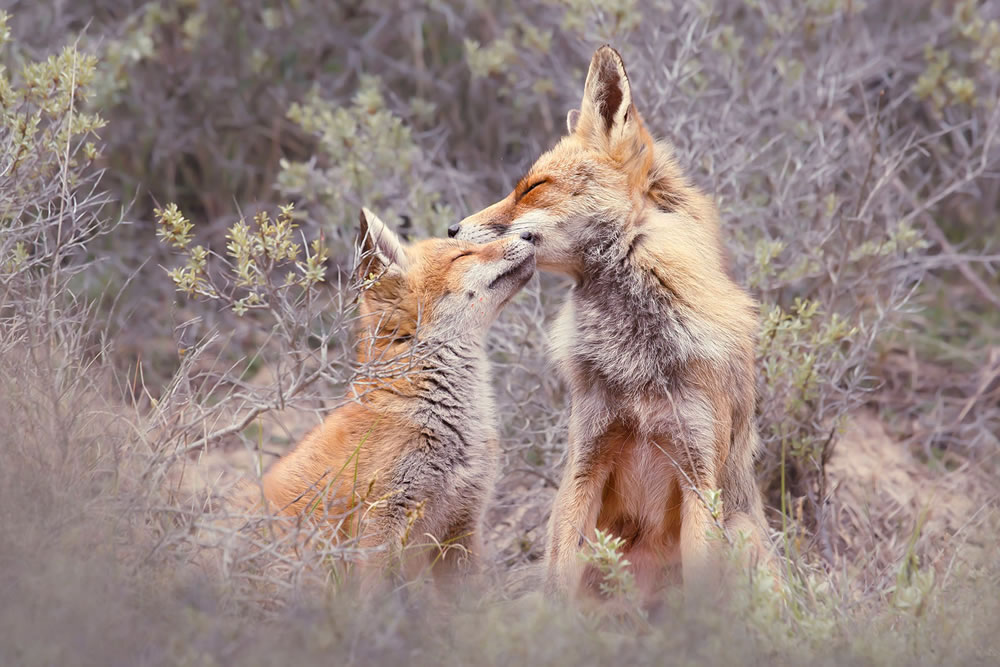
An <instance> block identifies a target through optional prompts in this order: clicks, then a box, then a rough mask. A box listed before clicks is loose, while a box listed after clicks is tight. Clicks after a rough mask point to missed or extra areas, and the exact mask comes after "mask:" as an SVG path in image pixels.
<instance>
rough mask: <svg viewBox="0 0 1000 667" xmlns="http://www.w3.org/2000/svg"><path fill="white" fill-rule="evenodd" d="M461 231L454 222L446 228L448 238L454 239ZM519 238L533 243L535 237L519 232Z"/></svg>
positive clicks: (525, 232)
mask: <svg viewBox="0 0 1000 667" xmlns="http://www.w3.org/2000/svg"><path fill="white" fill-rule="evenodd" d="M461 231H462V223H461V222H456V223H455V224H454V225H452V226H451V227H449V228H448V238H452V239H453V238H455V237H456V236H458V235H459V233H460V232H461ZM520 237H521V238H522V239H524V240H525V241H527V242H528V243H534V242H535V235H534V234H533V233H532V232H528V231H524V232H521V234H520Z"/></svg>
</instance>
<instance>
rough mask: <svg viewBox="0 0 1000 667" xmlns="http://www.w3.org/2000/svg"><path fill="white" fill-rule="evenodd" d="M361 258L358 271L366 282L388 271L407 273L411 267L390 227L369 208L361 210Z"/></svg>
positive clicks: (401, 244)
mask: <svg viewBox="0 0 1000 667" xmlns="http://www.w3.org/2000/svg"><path fill="white" fill-rule="evenodd" d="M360 240H361V256H360V258H359V261H358V271H359V273H360V276H361V279H362V280H364V279H365V278H367V277H368V276H369V275H371V274H373V273H374V274H376V275H379V274H382V273H385V272H387V271H398V272H401V273H405V272H406V270H407V268H408V266H409V259H408V258H407V256H406V248H405V247H404V246H403V242H402V241H400V240H399V237H398V236H396V234H395V232H393V231H392V230H391V229H389V227H388V226H387V225H386V224H385V223H384V222H382V221H381V220H379V219H378V217H377V216H376V215H375V214H374V213H372V212H371V211H369V210H368V209H367V208H362V209H361V236H360Z"/></svg>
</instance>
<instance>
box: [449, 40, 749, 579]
mask: <svg viewBox="0 0 1000 667" xmlns="http://www.w3.org/2000/svg"><path fill="white" fill-rule="evenodd" d="M567 127H568V131H569V135H568V136H566V137H564V138H563V139H562V140H561V141H560V142H559V143H558V144H557V145H556V146H555V148H553V149H552V150H550V151H549V152H547V153H545V154H543V155H542V156H541V157H540V158H538V160H537V161H536V162H535V164H534V165H533V166H532V167H531V168H530V169H529V170H528V173H527V174H526V175H525V176H524V177H523V178H522V179H521V180H520V181H519V182H518V184H517V186H516V187H515V188H514V191H513V192H511V193H510V194H509V195H508V196H507V197H506V198H504V199H503V200H501V201H499V202H497V203H496V204H493V205H492V206H490V207H488V208H486V209H484V210H483V211H480V212H479V213H476V214H475V215H472V216H470V217H468V218H466V219H464V220H463V221H462V222H461V223H459V224H457V225H453V226H452V227H451V228H449V230H448V231H449V235H450V236H457V237H458V238H459V239H464V240H468V241H476V242H483V241H488V240H490V239H495V238H499V237H505V236H508V235H514V236H515V237H516V236H517V235H518V234H521V233H523V232H529V233H531V234H532V235H533V237H534V240H535V244H536V247H537V250H536V258H537V262H538V267H539V268H540V269H545V270H549V271H555V272H558V273H562V274H567V275H569V276H571V277H572V278H573V279H574V280H575V282H576V284H575V286H574V287H573V289H572V292H571V294H570V297H569V299H568V300H567V302H566V304H565V306H564V308H563V309H562V311H561V313H560V315H559V317H558V319H557V321H556V323H555V326H554V327H553V329H552V333H551V341H550V348H551V353H552V355H553V356H554V358H555V359H556V361H557V362H558V365H559V366H560V368H561V370H562V371H563V373H564V374H565V376H566V378H567V379H568V382H569V384H570V388H571V392H572V412H571V416H570V426H569V444H568V457H567V464H566V468H565V472H564V474H563V478H562V481H561V483H560V486H559V491H558V493H557V495H556V499H555V504H554V506H553V509H552V515H551V519H550V522H549V538H548V547H547V552H546V579H547V583H548V585H549V586H550V587H553V588H555V589H558V590H562V591H564V592H567V593H570V594H576V593H578V592H580V590H581V589H587V588H589V587H590V585H592V584H593V581H592V578H593V576H594V574H595V573H592V572H591V573H586V572H585V568H584V565H583V564H582V563H581V561H580V559H579V558H578V557H577V552H578V551H579V549H580V547H581V546H582V545H583V543H584V539H585V538H587V539H592V538H593V537H594V531H595V528H600V529H602V530H604V531H608V532H610V533H613V534H615V535H617V536H620V537H623V538H625V540H626V545H625V547H624V549H625V551H626V554H627V558H628V560H629V561H630V562H631V564H632V570H633V573H634V575H635V578H636V582H637V584H638V586H639V589H640V591H641V592H643V594H644V595H645V596H647V597H648V596H650V595H652V594H653V593H655V592H656V590H657V589H658V588H659V587H661V586H662V585H663V583H664V582H665V580H666V579H665V572H666V571H667V570H668V569H669V567H671V566H676V564H677V563H678V562H680V564H681V569H682V575H683V580H684V584H685V588H686V589H689V587H690V585H691V584H694V583H696V582H703V581H704V580H705V578H706V577H714V576H716V575H717V573H716V572H715V571H714V570H715V567H716V564H715V560H716V559H715V558H714V556H715V554H714V553H713V549H714V547H713V545H712V542H711V540H709V538H708V534H709V531H710V530H711V529H712V528H713V527H716V521H717V518H716V516H713V511H715V510H717V504H716V506H715V507H713V502H714V501H713V500H712V499H713V494H714V492H715V491H716V490H721V492H722V493H721V500H722V515H721V521H722V522H723V523H724V526H725V528H726V529H727V530H728V532H729V533H730V534H731V535H735V534H737V533H739V532H742V533H743V534H744V535H746V536H747V537H748V538H749V540H750V541H751V549H752V552H753V553H755V554H756V555H757V556H759V557H765V558H766V554H767V548H766V545H767V538H766V529H765V520H764V516H763V507H762V503H761V497H760V492H759V490H758V489H757V486H756V483H755V479H754V473H753V460H754V456H755V454H756V452H757V450H758V448H759V446H760V445H759V443H760V440H759V436H758V433H757V430H756V425H755V420H754V409H755V400H756V395H755V392H756V389H755V371H754V344H755V336H756V331H757V324H758V322H757V306H756V303H755V302H754V301H753V299H752V298H751V297H750V296H749V295H748V294H747V293H746V292H744V291H743V290H742V289H741V288H740V287H739V286H737V285H736V284H735V283H734V282H733V280H732V279H731V278H730V277H729V276H728V275H727V273H726V269H725V266H724V255H723V250H722V246H721V241H720V238H719V223H718V214H717V211H716V208H715V206H714V205H713V203H712V201H711V200H710V199H709V198H708V197H707V196H706V195H704V194H703V193H702V192H700V191H699V190H698V189H697V188H695V187H694V186H693V185H692V184H691V183H690V182H689V181H688V180H687V178H686V177H685V176H684V174H683V173H682V172H681V170H680V168H679V167H678V165H677V163H676V162H675V160H674V158H673V157H672V151H671V148H670V146H668V145H667V144H666V143H664V142H662V141H654V140H653V138H652V137H651V135H650V134H649V132H648V131H647V130H646V128H645V126H644V124H643V121H642V119H641V118H640V116H639V113H638V111H637V110H636V108H635V106H634V105H633V103H632V94H631V90H630V87H629V80H628V76H627V75H626V72H625V66H624V63H623V62H622V59H621V56H620V55H619V54H618V52H617V51H615V50H614V49H612V48H611V47H609V46H603V47H601V48H600V49H599V50H598V51H597V52H596V53H595V54H594V57H593V59H592V61H591V63H590V69H589V71H588V73H587V81H586V84H585V86H584V93H583V102H582V104H581V107H580V109H579V110H573V111H570V112H569V115H568V116H567ZM588 580H590V581H589V583H588Z"/></svg>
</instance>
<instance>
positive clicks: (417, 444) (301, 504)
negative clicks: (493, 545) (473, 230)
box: [262, 209, 535, 581]
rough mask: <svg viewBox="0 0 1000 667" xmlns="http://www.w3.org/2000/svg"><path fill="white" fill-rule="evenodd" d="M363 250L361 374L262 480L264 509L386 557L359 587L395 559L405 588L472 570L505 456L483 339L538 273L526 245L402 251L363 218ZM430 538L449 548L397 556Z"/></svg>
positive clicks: (517, 240) (519, 239)
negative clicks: (324, 528)
mask: <svg viewBox="0 0 1000 667" xmlns="http://www.w3.org/2000/svg"><path fill="white" fill-rule="evenodd" d="M361 238H362V249H363V252H362V255H361V261H360V264H359V267H360V279H361V282H362V291H361V294H360V318H359V329H360V331H359V333H360V335H359V342H358V346H357V354H358V357H357V360H358V367H359V371H358V374H357V376H356V377H355V379H354V380H353V383H352V386H351V388H350V389H349V391H348V396H347V401H345V404H343V405H342V406H341V407H339V408H338V409H337V410H335V411H334V412H333V413H332V414H330V415H329V416H328V417H327V418H326V420H325V421H324V422H323V423H322V424H321V425H319V426H318V427H316V428H315V429H314V430H313V431H312V432H310V433H309V434H308V435H306V437H305V438H304V439H303V440H302V441H301V442H300V443H299V444H298V445H297V446H296V447H295V449H294V450H292V452H291V453H289V454H288V455H286V456H285V457H284V458H282V459H280V460H279V461H277V462H276V463H275V464H274V466H272V467H271V469H270V470H268V472H267V473H266V474H265V475H264V477H263V479H262V490H263V494H264V497H265V499H266V500H267V502H268V504H269V505H270V509H271V510H272V511H275V512H278V513H282V514H299V515H302V514H309V515H311V516H313V517H319V518H321V520H325V521H328V522H330V524H331V525H332V526H334V527H335V529H336V537H337V539H344V538H350V537H356V538H358V539H359V542H360V546H361V547H362V548H372V549H376V550H377V548H381V549H382V551H381V554H382V555H381V556H379V557H376V558H374V559H371V560H370V561H369V562H368V563H367V564H366V566H365V568H364V570H363V571H365V580H368V581H370V580H369V579H368V577H369V576H370V575H371V574H374V571H373V570H372V569H371V567H370V565H371V564H373V563H374V564H378V565H388V564H389V561H390V560H393V561H396V562H394V563H393V564H398V565H400V566H401V569H400V571H399V572H398V573H397V574H401V575H402V576H404V577H406V578H411V577H413V576H414V575H416V574H417V573H418V572H421V571H424V569H425V568H427V567H428V566H431V565H433V567H432V568H431V570H432V572H433V574H434V575H435V578H438V577H439V576H440V575H448V574H453V573H456V572H459V571H461V572H469V571H473V570H474V569H475V568H476V565H477V561H478V559H479V557H480V555H481V553H482V539H481V532H482V531H481V524H482V519H483V513H484V511H485V509H486V505H487V503H488V501H489V499H490V497H491V494H492V492H493V487H494V484H495V480H496V476H497V472H498V469H499V457H500V453H499V448H498V443H497V432H496V426H495V421H496V420H495V415H494V404H493V395H492V389H491V386H490V373H489V363H488V361H487V357H486V353H485V348H484V344H485V338H486V332H487V330H488V329H489V327H490V325H491V324H492V323H493V321H494V320H495V319H496V317H497V315H498V314H499V312H500V311H501V309H502V308H503V307H504V306H505V305H506V304H507V302H508V301H510V299H511V298H512V297H513V296H514V295H515V294H516V293H517V292H518V291H519V290H520V289H521V288H522V287H523V286H524V285H525V283H526V282H527V281H528V279H529V278H530V277H531V275H532V274H533V273H534V270H535V248H534V245H533V243H532V236H531V234H530V233H527V232H526V233H524V234H521V235H519V236H512V237H505V238H503V239H500V240H497V241H493V242H491V243H487V244H483V245H476V244H473V243H468V242H462V241H452V240H446V239H429V240H426V241H422V242H419V243H416V244H414V245H412V246H405V245H404V244H403V243H402V242H401V241H400V239H399V238H398V237H397V236H396V234H394V233H393V232H392V230H390V229H389V228H388V227H387V226H386V225H385V224H384V223H383V222H381V221H380V220H379V219H378V218H377V217H375V216H374V215H373V214H372V213H371V212H370V211H368V210H367V209H363V210H362V212H361ZM427 535H429V536H432V538H433V540H434V541H435V542H437V543H438V544H440V545H444V546H446V548H444V549H443V550H441V551H439V550H438V549H433V550H426V549H419V550H418V549H404V548H403V547H405V546H406V545H407V544H408V543H412V541H414V540H417V539H421V538H424V536H427ZM454 546H457V547H460V548H458V549H456V548H452V547H454ZM414 552H417V553H414Z"/></svg>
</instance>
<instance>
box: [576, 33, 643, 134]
mask: <svg viewBox="0 0 1000 667" xmlns="http://www.w3.org/2000/svg"><path fill="white" fill-rule="evenodd" d="M567 121H569V119H568V118H567ZM574 131H575V132H576V133H577V134H578V135H581V136H582V137H584V138H585V139H588V140H590V141H592V142H595V143H596V144H597V145H600V146H606V147H607V148H608V149H613V148H614V147H615V146H617V145H619V144H620V143H621V141H622V140H625V139H633V138H634V137H635V136H636V135H638V133H639V122H638V119H637V118H636V113H635V109H634V107H633V106H632V89H631V87H630V86H629V82H628V74H626V73H625V63H624V62H622V57H621V56H620V55H618V52H617V51H615V50H614V49H613V48H611V47H610V46H608V45H604V46H602V47H601V48H599V49H598V50H597V52H596V53H594V57H593V58H592V59H591V61H590V70H589V71H588V72H587V83H585V84H584V86H583V102H582V103H581V104H580V116H579V121H578V122H577V123H576V125H575V127H574Z"/></svg>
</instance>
